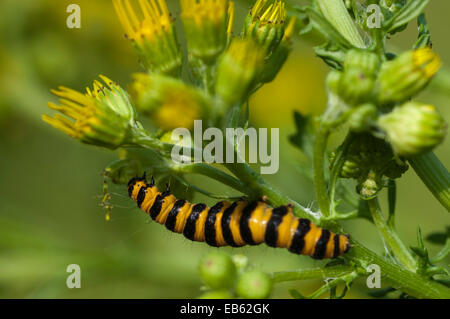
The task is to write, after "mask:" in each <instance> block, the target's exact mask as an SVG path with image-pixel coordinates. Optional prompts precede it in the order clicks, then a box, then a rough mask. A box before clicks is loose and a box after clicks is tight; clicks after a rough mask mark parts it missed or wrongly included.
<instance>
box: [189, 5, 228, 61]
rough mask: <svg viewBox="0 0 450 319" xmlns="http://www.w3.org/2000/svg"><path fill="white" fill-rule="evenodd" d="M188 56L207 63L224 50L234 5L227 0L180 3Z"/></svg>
mask: <svg viewBox="0 0 450 319" xmlns="http://www.w3.org/2000/svg"><path fill="white" fill-rule="evenodd" d="M180 5H181V19H182V20H183V25H184V30H185V34H186V39H187V41H188V46H189V53H190V54H192V55H193V56H195V57H197V58H200V59H203V60H204V61H207V62H213V61H214V59H215V58H216V57H217V56H218V55H219V54H220V53H222V51H223V50H225V47H226V45H227V40H228V31H229V30H231V26H232V24H233V18H234V3H233V2H231V1H228V0H221V1H216V0H203V1H200V2H198V1H197V0H181V1H180Z"/></svg>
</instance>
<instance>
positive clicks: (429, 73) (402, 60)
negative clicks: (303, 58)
mask: <svg viewBox="0 0 450 319" xmlns="http://www.w3.org/2000/svg"><path fill="white" fill-rule="evenodd" d="M439 67H440V59H439V57H438V56H437V54H436V53H434V52H433V51H432V49H431V48H429V47H425V48H421V49H417V50H411V51H408V52H405V53H403V54H401V55H400V56H398V57H396V58H394V59H393V60H390V61H386V62H384V63H381V65H380V63H379V60H378V57H377V55H376V54H374V53H371V52H367V51H362V50H357V49H353V50H350V51H349V52H348V53H347V55H346V58H345V62H344V65H343V70H342V71H332V72H331V73H330V74H329V75H328V78H327V86H328V88H329V91H330V92H331V93H332V94H334V95H335V96H337V97H338V100H339V101H341V102H342V104H343V105H344V106H345V110H344V112H345V114H347V115H348V116H347V117H346V120H347V121H348V123H349V126H350V129H351V130H352V131H353V132H377V131H378V132H377V134H378V133H379V131H380V130H381V131H382V132H383V133H384V134H385V136H386V138H387V140H388V141H389V142H390V143H391V145H392V148H393V149H394V151H395V153H396V154H397V155H399V156H403V157H410V156H415V155H418V154H420V153H423V152H426V151H428V150H431V149H432V148H434V147H435V146H437V145H438V144H439V143H440V142H442V140H443V138H444V135H445V123H444V120H443V119H442V117H441V116H440V115H439V114H438V112H437V111H436V110H435V108H434V107H432V106H430V105H423V104H420V103H418V102H407V101H408V100H411V98H413V97H414V96H416V95H417V94H418V93H420V92H421V91H422V90H423V89H424V88H425V87H426V86H427V85H428V84H429V83H430V81H431V79H432V78H433V76H434V75H435V74H436V72H437V71H438V69H439ZM377 136H379V134H378V135H377Z"/></svg>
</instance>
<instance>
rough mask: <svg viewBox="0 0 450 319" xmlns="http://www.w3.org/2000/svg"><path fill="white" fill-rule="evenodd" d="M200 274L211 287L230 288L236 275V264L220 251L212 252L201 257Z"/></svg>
mask: <svg viewBox="0 0 450 319" xmlns="http://www.w3.org/2000/svg"><path fill="white" fill-rule="evenodd" d="M199 270H200V275H201V277H202V278H203V280H204V282H205V283H206V284H207V285H208V286H209V287H211V288H213V289H220V288H230V287H231V286H233V283H234V279H235V277H236V266H235V264H234V263H233V260H232V259H231V257H230V256H228V255H227V254H225V253H222V252H218V251H216V252H212V253H209V254H208V255H207V256H205V257H204V258H202V260H201V261H200V264H199Z"/></svg>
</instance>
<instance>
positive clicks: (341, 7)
mask: <svg viewBox="0 0 450 319" xmlns="http://www.w3.org/2000/svg"><path fill="white" fill-rule="evenodd" d="M316 1H317V4H318V5H319V8H320V11H322V14H323V15H324V16H325V17H326V18H327V20H328V21H330V23H331V24H332V25H333V26H334V27H335V28H336V29H337V30H338V31H339V32H340V33H341V34H342V35H343V36H344V37H345V38H346V39H347V40H348V41H349V42H350V43H351V44H353V45H354V46H355V47H357V48H364V47H365V46H366V45H365V44H364V41H363V39H362V37H361V35H360V34H359V32H358V29H357V28H356V25H355V23H354V22H353V20H352V18H351V17H350V14H349V13H348V11H347V8H346V7H345V4H344V1H343V0H316Z"/></svg>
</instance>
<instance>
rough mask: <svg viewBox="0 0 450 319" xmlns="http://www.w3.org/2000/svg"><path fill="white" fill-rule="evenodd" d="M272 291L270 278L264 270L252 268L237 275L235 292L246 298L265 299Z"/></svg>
mask: <svg viewBox="0 0 450 319" xmlns="http://www.w3.org/2000/svg"><path fill="white" fill-rule="evenodd" d="M271 291H272V280H271V278H270V276H269V275H268V274H266V273H264V272H261V271H257V270H253V271H247V272H245V273H243V274H242V275H240V276H239V278H238V281H237V284H236V294H237V295H238V296H239V297H242V298H246V299H265V298H268V297H269V295H270V293H271Z"/></svg>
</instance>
